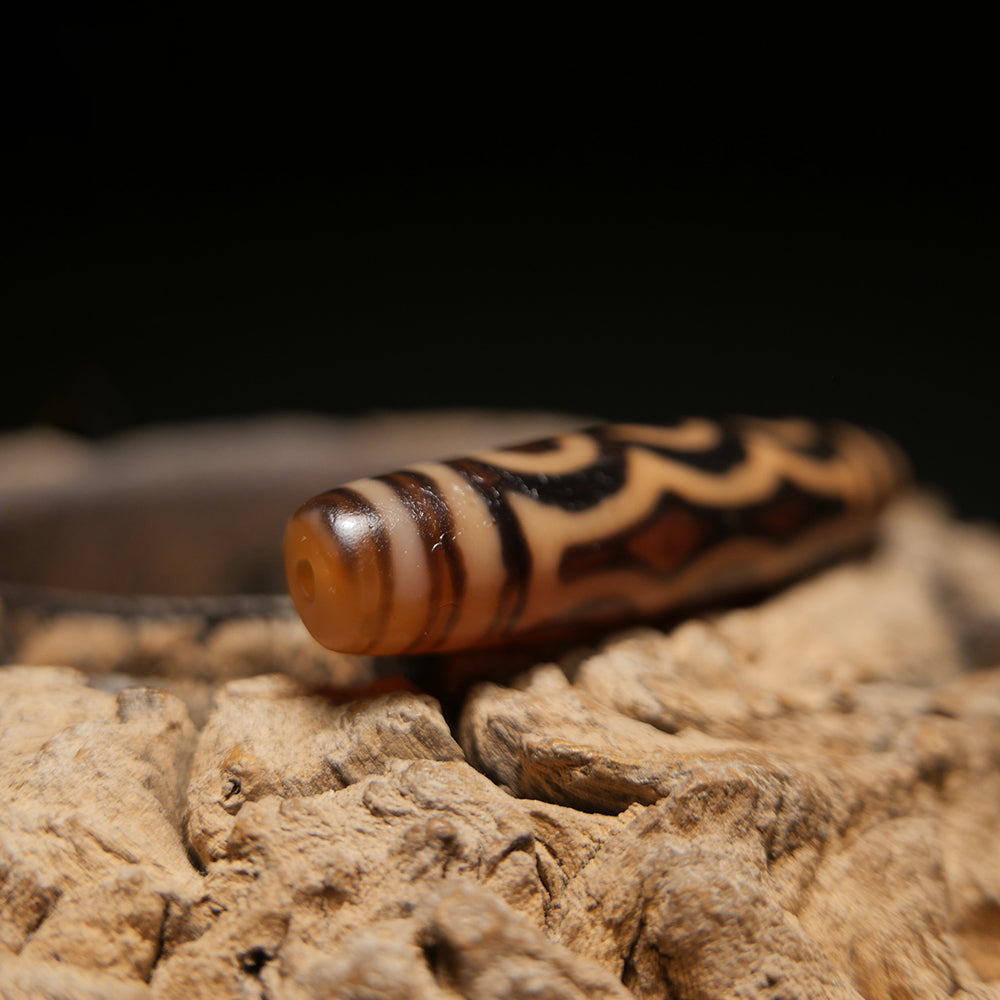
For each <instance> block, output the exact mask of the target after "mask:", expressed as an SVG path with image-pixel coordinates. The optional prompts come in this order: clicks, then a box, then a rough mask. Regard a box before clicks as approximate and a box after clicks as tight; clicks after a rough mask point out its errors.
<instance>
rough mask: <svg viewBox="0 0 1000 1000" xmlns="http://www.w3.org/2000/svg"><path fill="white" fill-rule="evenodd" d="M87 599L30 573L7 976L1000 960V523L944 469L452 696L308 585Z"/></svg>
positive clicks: (96, 987) (226, 990) (786, 986)
mask: <svg viewBox="0 0 1000 1000" xmlns="http://www.w3.org/2000/svg"><path fill="white" fill-rule="evenodd" d="M484 421H485V422H486V423H488V420H487V419H486V418H484ZM260 431H261V428H260V427H254V428H251V429H250V430H249V431H247V433H250V434H259V433H260ZM335 431H336V429H335ZM503 431H504V428H502V427H501V428H499V433H496V429H495V428H494V429H493V430H490V429H488V428H486V429H484V433H485V434H489V435H490V436H492V435H493V434H494V433H496V436H495V437H493V440H494V441H497V440H503V439H504V436H509V435H504V434H503ZM414 433H420V431H419V429H417V430H415V431H414ZM488 440H489V438H487V440H486V441H483V442H482V443H487V442H488ZM14 444H16V446H17V447H19V448H22V452H21V458H20V459H19V461H21V462H22V463H23V461H24V455H25V454H26V452H25V451H24V450H23V449H24V447H25V442H24V440H23V439H22V440H19V441H17V442H15V443H14ZM50 444H51V442H50ZM13 447H14V445H11V444H10V443H9V442H8V455H9V454H10V452H11V450H12V449H13ZM59 447H60V448H61V447H63V445H62V444H60V445H59ZM67 447H68V452H67V454H68V453H69V452H70V451H73V449H74V448H75V447H76V446H75V445H74V444H72V443H68V444H67ZM149 447H152V445H149ZM450 451H452V449H450V448H446V449H445V452H446V453H447V452H450ZM230 454H232V452H230ZM432 454H434V452H433V451H429V450H426V449H425V450H422V451H421V452H420V453H419V457H428V455H432ZM373 455H374V453H373ZM371 457H372V456H370V458H371ZM409 457H414V456H409ZM78 458H79V456H77V459H78ZM3 459H4V449H3V448H2V447H0V468H2V467H3V464H2V463H3ZM77 459H74V461H75V460H77ZM406 460H407V458H406V456H400V457H399V458H398V462H399V463H402V462H405V461H406ZM46 461H51V453H50V456H49V459H46V460H44V461H41V460H40V462H41V464H40V465H39V464H38V463H36V464H35V465H34V466H31V468H32V469H34V472H33V473H32V475H33V476H34V477H35V478H34V482H33V486H32V489H34V490H36V495H37V491H38V490H40V489H44V490H48V491H50V492H49V496H50V500H51V503H52V504H54V505H55V506H57V507H58V504H59V503H60V502H62V501H61V500H60V498H61V497H62V498H64V497H65V491H64V490H63V486H61V485H59V483H56V484H55V485H53V482H54V480H55V479H58V477H57V476H55V475H54V474H53V473H51V472H45V474H44V475H41V474H39V473H38V469H39V468H44V467H45V462H46ZM88 461H90V459H88ZM390 464H397V462H396V456H393V461H392V462H391V463H390ZM29 466H30V463H29ZM7 467H8V468H10V467H11V466H10V464H8V466H7ZM22 467H24V466H23V465H22ZM53 467H54V466H53ZM379 468H380V465H379V464H376V463H375V461H374V459H373V460H372V461H370V462H369V463H368V468H367V469H366V468H363V467H362V468H358V469H356V470H355V471H354V472H352V473H351V474H358V473H361V472H364V471H379ZM223 471H224V472H225V474H227V475H228V474H229V473H230V472H231V471H232V470H231V469H230V470H228V471H226V470H223ZM78 472H79V468H78V470H77V473H74V475H77V474H78ZM65 475H66V476H67V477H68V479H67V480H65V482H72V481H73V476H70V475H69V473H66V474H65ZM221 475H222V474H221V473H220V476H221ZM328 478H329V477H328V476H327V475H326V474H321V475H320V479H321V480H322V482H320V483H319V485H318V486H317V487H316V488H317V489H319V488H322V487H323V486H330V485H333V484H334V482H335V481H336V480H335V479H334V480H332V481H327V480H328ZM43 480H44V481H45V483H46V484H47V485H41V484H42V481H43ZM9 481H10V480H9ZM65 482H64V485H65ZM210 485H211V484H210ZM274 492H275V493H277V492H279V491H278V490H277V489H275V491H274ZM312 492H315V489H313V490H312ZM70 494H71V495H72V489H70ZM307 494H308V490H307V491H306V493H304V494H303V495H302V496H298V497H295V498H293V500H292V503H291V505H292V506H294V503H295V502H297V501H298V500H301V499H304V498H305V495H307ZM11 495H12V492H11V491H8V494H7V503H8V506H7V508H6V511H7V513H10V511H11V510H13V511H14V514H15V515H16V517H17V518H21V523H22V524H26V523H27V522H28V521H29V520H30V519H31V518H30V517H29V512H26V511H27V510H28V508H26V507H25V506H23V505H22V501H21V500H18V501H17V504H13V501H11V500H10V496H11ZM25 495H26V494H25ZM136 495H137V494H136ZM191 495H192V496H193V495H194V494H193V492H192V494H191ZM53 498H54V499H53ZM3 502H4V495H3V493H2V491H0V520H2V518H3V515H4V510H3V508H2V503H3ZM270 503H271V501H270V500H268V504H270ZM18 505H21V506H18ZM29 506H30V505H29ZM182 507H184V505H182ZM15 508H16V509H15ZM93 509H94V511H96V510H97V506H95V507H94V508H93ZM194 509H195V508H194V507H193V506H192V507H191V508H190V509H188V508H184V510H185V511H186V513H184V517H188V516H192V515H191V511H193V510H194ZM35 515H37V516H38V518H41V514H40V513H39V512H38V510H37V509H36V511H35ZM35 515H32V516H35ZM94 516H95V517H97V516H98V515H97V514H95V515H94ZM136 517H137V519H138V514H136ZM7 520H8V523H9V522H10V520H11V518H8V519H7ZM40 523H41V521H40V520H39V521H38V524H40ZM137 524H138V520H137ZM32 530H35V529H32ZM38 530H40V529H38ZM130 530H131V529H130ZM136 530H138V529H136ZM2 538H3V532H2V531H0V540H2ZM275 544H276V543H275ZM3 552H4V549H3V547H2V546H0V554H2V553H3ZM231 555H232V553H230V552H223V553H221V554H220V553H213V554H212V555H211V556H210V557H209V561H212V560H216V565H217V566H218V565H222V563H223V562H226V564H227V565H232V559H231V558H230V557H231ZM132 556H134V553H133V554H131V555H129V554H126V555H125V557H124V559H125V561H126V562H128V561H129V559H130V558H132ZM43 557H44V553H40V555H39V558H40V559H41V558H43ZM19 558H20V556H19ZM64 558H68V557H66V556H65V554H63V553H59V554H58V557H57V558H55V559H54V560H53V562H54V563H59V562H60V561H62V560H64ZM8 565H10V564H8ZM0 568H5V567H3V566H2V565H0ZM98 569H100V571H101V572H105V573H111V570H112V569H113V565H112V564H111V563H109V564H108V565H107V566H105V567H104V568H103V569H101V567H98ZM94 572H96V571H95V570H94V569H93V568H92V567H91V568H84V569H82V570H80V573H82V574H84V575H85V574H86V573H91V574H93V573H94ZM201 572H202V577H201V581H202V582H204V581H205V580H207V579H208V578H209V577H208V576H206V575H205V572H206V571H204V570H202V571H201ZM0 576H6V574H4V573H0ZM149 579H150V581H152V582H156V581H157V580H162V579H163V577H162V576H161V577H155V576H150V577H149ZM29 582H31V583H35V584H37V583H46V582H60V581H59V580H58V579H57V578H56V577H54V576H53V575H52V574H49V575H48V576H46V575H45V574H40V575H39V576H38V578H37V579H32V580H30V581H29ZM67 585H69V586H77V585H79V581H78V579H71V580H70V581H68V584H67ZM122 589H125V588H122ZM203 589H205V590H206V591H207V592H212V588H209V587H205V588H203ZM177 592H180V593H183V592H184V591H183V589H182V588H181V587H178V588H177ZM215 592H216V593H222V592H223V589H222V588H221V586H220V587H216V588H215ZM10 594H13V596H10ZM70 604H72V602H71V601H69V602H68V603H67V606H64V607H61V608H59V609H56V610H53V608H51V607H48V608H45V607H40V608H31V607H30V602H26V601H25V599H24V595H23V594H22V595H20V596H19V595H17V594H16V593H13V592H10V593H9V595H8V600H7V608H6V615H7V617H6V621H5V623H3V633H4V639H5V642H6V652H7V659H8V661H9V663H8V665H7V666H5V667H3V668H2V669H0V997H3V998H13V997H26V998H27V997H31V998H34V997H53V998H55V997H59V998H61V997H66V998H70V997H73V998H89V997H104V998H118V997H122V998H125V997H127V998H153V997H155V998H168V997H169V998H181V997H183V998H185V1000H190V998H192V997H202V996H206V997H212V998H213V1000H222V998H228V997H234V998H235V997H249V996H259V997H271V998H286V997H287V998H290V1000H298V998H319V997H352V998H361V997H364V998H369V997H371V998H374V997H393V998H395V997H398V998H415V997H428V998H454V997H470V998H492V997H511V998H513V997H526V996H536V997H560V998H570V997H581V998H582V997H623V998H624V997H629V996H634V997H671V998H673V997H677V998H680V997H684V998H714V997H743V998H752V997H761V998H764V997H768V998H778V997H802V998H808V997H837V998H840V997H843V998H856V997H859V996H861V997H866V998H886V1000H888V998H902V997H906V998H925V997H926V998H939V997H958V998H972V997H975V998H983V1000H986V998H995V1000H996V998H1000V666H998V664H1000V532H997V531H996V530H995V529H993V528H991V527H988V526H972V525H967V524H962V523H959V522H958V521H956V520H954V519H953V518H951V516H950V515H949V514H948V512H947V510H946V509H944V508H943V507H942V506H941V505H940V504H938V503H937V502H935V501H932V500H930V499H928V498H927V497H926V496H914V497H911V498H909V499H907V500H905V501H903V502H900V503H898V504H897V505H895V507H893V508H892V509H891V510H890V511H889V513H888V515H887V517H886V518H885V522H884V527H883V531H882V535H881V537H880V540H879V544H878V546H877V547H876V549H875V550H874V552H872V553H871V555H869V556H867V557H865V558H863V559H857V560H853V561H851V562H849V563H845V564H841V565H839V566H836V567H833V568H831V569H829V570H827V571H825V572H823V573H821V574H819V575H816V576H813V577H811V578H809V579H807V580H805V581H802V582H800V583H798V584H796V585H795V586H793V587H790V588H787V589H785V590H783V591H782V592H780V593H778V594H776V595H773V596H771V597H770V598H768V599H766V600H763V601H761V602H759V603H756V604H754V605H752V606H747V607H741V608H737V609H731V610H727V611H720V612H717V613H714V614H706V615H703V616H700V617H699V618H697V619H693V620H688V621H685V622H681V623H677V624H675V625H674V626H673V627H671V628H667V629H655V628H652V627H644V628H639V629H633V630H630V631H628V632H625V633H619V634H614V635H608V636H606V637H604V638H603V639H602V640H601V642H600V643H598V644H594V645H590V646H587V647H578V648H570V649H567V650H565V651H563V652H561V653H560V655H559V657H558V659H554V660H539V662H537V663H533V664H531V663H530V662H529V664H528V666H527V668H526V669H521V668H522V667H523V666H524V658H523V656H519V657H517V658H516V659H515V658H514V656H513V655H511V656H510V657H509V658H508V662H507V664H506V666H507V667H508V668H509V669H508V671H507V676H504V670H503V667H504V656H503V655H499V656H494V657H492V658H491V659H490V662H489V670H491V671H492V672H493V674H494V675H495V676H494V679H493V680H489V681H485V682H481V683H478V684H475V685H473V686H472V687H471V688H470V689H469V690H468V691H467V693H466V696H465V698H464V700H462V701H460V702H459V701H454V700H445V701H444V710H443V709H442V700H441V698H446V699H447V698H449V697H450V695H451V694H453V693H454V691H455V687H454V684H453V683H452V682H453V681H454V678H455V677H456V676H461V675H462V673H463V671H466V670H469V669H472V668H473V667H474V666H475V664H473V663H471V662H469V661H463V660H462V659H461V658H453V659H452V660H451V661H448V662H447V663H430V664H427V663H425V664H422V665H421V668H420V671H418V672H417V673H416V674H415V675H414V676H415V677H416V678H417V679H418V680H422V682H423V689H422V690H413V689H410V688H408V687H402V688H400V689H398V690H391V691H388V692H386V693H382V694H377V695H371V696H364V697H359V698H345V697H344V696H343V694H342V692H338V689H340V688H342V686H343V684H345V683H348V682H364V681H367V680H370V679H371V678H372V677H373V676H374V673H375V672H376V671H374V670H373V665H372V664H371V663H370V662H369V661H366V660H363V659H360V658H355V657H342V656H337V655H336V654H327V653H324V652H323V651H321V650H318V649H317V648H315V647H314V644H312V642H311V640H309V638H308V636H306V635H305V633H304V630H302V628H301V626H299V625H298V623H297V621H296V620H295V619H294V617H292V616H291V615H289V614H288V613H287V608H285V607H284V606H282V605H281V604H280V602H279V604H278V605H276V606H275V608H273V609H272V610H268V611H266V612H265V611H261V610H260V607H257V608H256V609H255V608H254V607H252V606H251V607H249V609H248V610H246V612H245V613H243V614H239V615H237V614H232V615H227V614H222V615H221V616H220V615H219V614H216V616H215V617H214V618H213V617H212V615H211V614H207V613H191V614H188V615H174V614H167V615H163V614H156V613H153V612H152V611H150V608H151V607H152V606H151V605H143V606H141V607H139V609H138V610H136V609H135V608H131V609H130V610H129V612H128V614H123V613H120V610H119V609H118V608H116V607H114V606H108V607H107V608H104V609H103V610H98V611H94V610H92V609H91V610H88V611H86V612H85V613H84V612H81V610H80V609H79V608H77V609H76V610H73V609H72V608H70V610H68V611H67V607H68V605H70ZM154 610H155V609H154ZM0 613H2V608H0ZM382 672H383V673H385V672H386V670H385V669H384V668H383V670H382ZM442 677H447V678H448V679H449V683H448V684H447V685H442V684H441V683H440V681H441V678H442ZM436 684H437V685H438V686H439V687H440V690H437V691H436V690H435V686H436ZM435 693H436V694H439V695H441V698H436V697H434V696H433V695H434V694H435Z"/></svg>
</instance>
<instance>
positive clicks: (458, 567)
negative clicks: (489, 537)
mask: <svg viewBox="0 0 1000 1000" xmlns="http://www.w3.org/2000/svg"><path fill="white" fill-rule="evenodd" d="M379 478H380V479H381V480H382V481H383V482H385V483H387V484H388V485H389V486H390V487H391V488H392V489H393V490H394V491H395V493H396V495H397V496H398V497H399V498H400V500H401V501H402V503H403V504H404V505H405V506H406V508H407V510H408V511H409V512H410V515H411V516H412V518H413V521H414V523H415V524H416V526H417V531H418V533H419V535H420V541H421V542H422V543H423V546H424V554H425V556H426V559H427V572H428V575H429V578H430V593H429V596H428V605H427V617H426V619H425V620H424V628H423V632H422V633H421V634H420V635H419V636H417V637H416V638H415V639H414V640H413V642H412V643H411V644H410V646H409V647H408V648H407V649H406V650H404V652H409V651H410V650H411V649H416V648H420V649H434V648H435V647H436V646H439V645H440V644H441V643H442V642H444V640H445V639H446V638H447V637H448V636H449V635H450V634H451V631H452V629H453V628H454V627H455V622H456V621H458V617H459V614H460V613H461V607H462V601H463V599H464V597H465V563H464V561H463V559H462V551H461V548H460V546H459V545H458V542H457V540H456V538H455V521H454V518H453V517H452V514H451V510H450V509H449V507H448V505H447V503H446V502H445V501H444V498H443V497H442V496H441V495H440V494H439V493H438V491H437V486H436V484H435V483H434V480H433V479H432V478H431V477H430V476H427V475H425V474H424V473H422V472H412V471H409V470H407V471H405V472H393V473H390V474H389V475H386V476H380V477H379ZM437 630H440V631H437ZM436 631H437V634H436V635H435V632H436Z"/></svg>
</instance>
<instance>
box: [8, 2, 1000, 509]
mask: <svg viewBox="0 0 1000 1000" xmlns="http://www.w3.org/2000/svg"><path fill="white" fill-rule="evenodd" d="M41 16H43V15H39V17H41ZM45 16H47V15H45ZM386 16H387V17H388V15H386ZM392 27H393V32H392V34H391V37H390V34H389V33H388V32H387V31H384V30H380V29H379V28H378V26H376V27H375V28H374V29H369V30H367V31H362V30H360V29H358V28H356V27H355V26H346V25H341V26H339V27H337V26H335V27H334V28H326V27H324V28H320V27H319V26H317V25H310V24H308V23H298V22H297V23H295V24H290V23H270V22H264V23H259V24H255V25H252V26H251V27H250V28H249V29H247V26H246V25H245V24H235V23H233V22H230V21H227V20H224V19H223V18H221V17H220V19H219V20H218V22H216V23H207V22H206V20H205V16H204V15H203V14H202V15H199V16H198V19H197V20H191V19H186V18H185V17H184V16H183V15H181V14H177V13H169V12H166V11H165V10H161V9H160V8H158V7H156V6H155V5H152V6H150V7H144V8H143V9H142V10H141V11H132V12H130V13H127V14H121V15H111V14H106V15H102V16H92V17H90V19H89V20H87V22H86V23H84V22H83V21H82V20H79V19H77V20H75V21H61V22H58V23H49V22H48V21H46V22H45V23H41V22H40V21H39V23H34V24H26V26H25V30H24V35H23V39H17V38H16V36H15V38H16V41H15V47H19V48H20V49H21V51H20V52H19V53H18V54H16V55H17V57H16V58H15V60H14V61H13V63H12V65H13V76H12V81H11V86H10V88H9V97H10V100H9V101H8V112H9V115H8V118H7V123H6V126H5V131H6V139H7V143H6V145H7V146H8V155H7V157H6V162H7V163H8V164H9V165H11V166H13V180H12V181H10V182H8V185H7V195H8V201H9V204H8V220H7V225H6V226H5V227H4V228H5V234H6V239H5V247H4V260H3V264H2V266H3V281H4V285H5V286H6V287H5V289H4V291H3V319H2V324H3V330H4V342H5V344H6V345H7V346H6V348H5V351H4V361H3V377H2V383H3V386H2V425H3V428H4V429H14V428H18V427H23V426H26V425H29V424H32V423H37V422H43V423H48V424H52V425H54V426H57V427H61V428H64V429H67V430H71V431H75V432H78V433H81V434H84V435H87V436H89V437H101V436H103V435H107V434H112V433H116V432H120V431H123V430H127V429H129V428H131V427H135V426H140V425H144V424H149V423H154V422H158V421H164V420H187V419H198V418H205V417H215V416H232V415H240V414H253V413H260V412H268V411H274V410H307V411H320V412H327V413H334V414H356V413H363V412H366V411H369V410H373V409H374V410H385V409H408V408H414V407H418V408H424V407H442V406H446V407H450V406H482V407H492V408H532V409H548V410H561V411H569V412H573V413H579V414H582V415H588V416H595V417H604V418H607V419H612V420H617V419H623V420H636V421H647V422H657V421H661V420H666V419H669V418H671V417H673V416H675V415H679V414H687V413H709V414H713V413H720V412H754V413H761V414H785V413H799V414H804V415H808V416H819V417H823V416H842V417H846V418H849V419H853V420H856V421H859V422H862V423H866V424H871V425H875V426H878V427H881V428H882V429H884V430H886V431H888V432H889V433H891V434H892V435H894V436H895V437H896V438H897V439H898V440H899V441H900V442H901V443H902V444H903V445H904V447H905V448H906V449H907V450H908V451H909V452H910V454H911V455H912V457H913V459H914V462H915V465H916V468H917V472H918V475H919V476H920V478H921V479H923V480H925V481H927V482H932V483H935V484H938V485H940V486H941V487H943V488H944V489H945V490H947V491H948V492H949V493H950V494H951V495H952V496H953V498H954V500H955V502H956V504H957V506H958V508H959V510H960V512H962V513H964V514H971V515H986V516H990V517H993V518H997V517H1000V476H998V474H997V472H996V468H995V466H996V462H995V458H994V454H995V415H996V368H995V360H994V356H993V355H994V350H995V340H996V331H997V329H998V327H997V321H998V318H1000V309H998V305H997V291H998V288H997V265H998V250H997V222H998V221H1000V218H998V216H1000V213H998V212H997V208H998V200H997V188H996V173H995V171H996V166H997V164H996V162H995V160H994V159H993V158H992V156H991V155H990V141H991V132H992V131H993V128H994V122H993V121H992V120H991V116H990V115H989V114H987V113H986V112H983V113H980V112H979V110H978V104H977V101H978V98H979V95H980V94H981V92H982V86H983V85H982V83H981V82H980V81H978V80H977V79H976V78H975V72H974V66H973V67H971V69H970V67H969V66H966V67H963V68H962V71H961V73H960V75H958V76H956V74H955V73H954V72H953V71H951V70H948V71H947V72H946V71H945V70H944V69H943V68H942V67H941V66H939V65H937V64H934V63H931V62H927V61H924V60H923V59H918V60H916V61H915V63H914V64H913V65H910V66H895V67H885V65H884V57H885V55H886V53H885V52H884V51H882V50H876V51H875V52H874V53H873V56H874V58H873V59H872V62H873V63H875V64H878V65H879V66H880V68H881V69H882V70H884V72H885V78H884V79H883V80H881V81H879V82H878V83H876V82H875V81H874V80H860V79H859V71H858V57H857V53H854V52H850V53H839V54H837V55H836V56H835V57H833V58H831V59H829V60H828V61H827V60H820V59H819V57H818V54H817V53H816V52H814V51H813V50H812V48H810V47H809V46H805V47H804V48H802V47H800V50H799V51H797V52H796V54H795V56H794V57H792V61H791V62H790V63H789V62H786V61H784V60H785V57H786V56H787V55H788V53H787V52H784V53H780V56H781V60H780V61H777V62H776V61H775V59H774V57H773V54H772V53H767V52H758V50H757V49H756V48H751V49H750V56H749V58H748V60H747V61H746V63H734V62H733V61H731V60H730V58H729V53H728V52H725V51H719V50H717V49H716V48H713V47H712V46H708V47H707V48H706V49H704V50H698V51H696V52H693V53H692V52H689V51H687V50H688V48H689V44H688V39H687V37H686V36H684V35H674V36H671V37H670V39H669V40H665V39H663V38H661V37H659V36H656V37H653V38H647V36H648V35H649V34H650V29H649V28H648V26H643V25H640V24H633V25H629V26H628V28H629V31H628V33H627V34H628V37H626V38H625V39H624V41H623V40H622V39H618V38H612V37H611V35H610V34H609V35H608V36H607V37H605V36H604V35H603V34H602V30H601V29H602V26H601V25H599V24H598V25H595V28H596V29H597V30H596V31H595V33H594V35H593V37H591V38H590V39H588V40H587V41H586V42H584V41H582V40H580V39H577V38H570V37H568V36H566V35H564V34H561V33H560V31H554V32H551V33H548V34H546V35H545V36H544V37H539V33H538V32H539V29H538V26H537V25H534V24H532V25H528V26H526V25H514V26H513V30H510V29H511V26H510V25H508V26H506V27H507V29H508V30H507V31H504V30H502V29H503V26H498V25H478V26H471V25H460V24H455V23H450V24H448V25H441V26H440V29H441V31H440V32H438V31H437V26H434V25H430V26H428V25H426V24H423V25H421V26H420V28H421V29H422V31H421V33H420V34H419V35H417V34H415V33H414V34H412V35H411V33H410V32H411V28H412V29H413V30H414V31H415V30H416V26H413V25H405V24H404V25H399V24H397V23H393V25H392ZM446 27H447V29H448V31H451V32H457V35H455V36H454V38H450V37H449V36H447V35H446V34H445V33H444V31H445V28H446ZM21 41H23V45H21V44H20V42H21ZM647 41H648V42H649V43H650V44H645V43H646V42H647ZM970 62H974V59H970ZM817 63H818V65H817ZM946 82H947V87H946V86H945V83H946Z"/></svg>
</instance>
